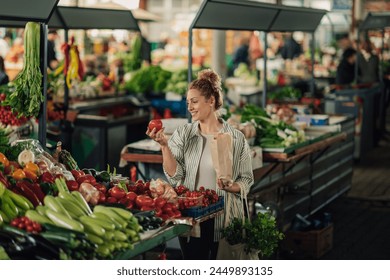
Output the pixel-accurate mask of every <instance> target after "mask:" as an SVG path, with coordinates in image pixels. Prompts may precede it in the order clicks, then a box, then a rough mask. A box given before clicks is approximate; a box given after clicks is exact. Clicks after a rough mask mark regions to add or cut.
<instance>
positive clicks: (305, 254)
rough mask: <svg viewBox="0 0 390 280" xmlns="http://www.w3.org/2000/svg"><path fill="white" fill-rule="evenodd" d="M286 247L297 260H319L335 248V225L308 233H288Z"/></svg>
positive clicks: (285, 240) (285, 241)
mask: <svg viewBox="0 0 390 280" xmlns="http://www.w3.org/2000/svg"><path fill="white" fill-rule="evenodd" d="M284 247H285V249H287V250H289V251H290V252H291V253H292V255H293V256H296V257H297V258H304V259H318V258H320V257H322V256H323V255H324V254H325V253H327V252H329V251H330V250H331V249H332V247H333V225H329V226H327V227H325V228H323V229H320V230H311V231H306V232H300V231H288V232H286V236H285V239H284Z"/></svg>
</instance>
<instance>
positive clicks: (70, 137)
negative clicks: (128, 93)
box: [49, 6, 149, 168]
mask: <svg viewBox="0 0 390 280" xmlns="http://www.w3.org/2000/svg"><path fill="white" fill-rule="evenodd" d="M49 26H50V27H52V28H59V29H65V42H67V41H68V31H69V30H71V29H83V30H87V29H122V30H134V31H138V32H139V31H140V29H139V26H138V23H137V21H136V20H135V18H134V17H133V15H132V13H131V11H130V10H118V9H100V8H82V7H68V6H59V7H57V9H56V10H55V11H54V13H53V15H52V17H51V18H50V21H49ZM64 86H65V91H64V92H65V94H64V110H65V115H66V112H68V110H70V115H71V116H72V117H71V120H72V121H73V122H74V125H75V126H74V129H73V130H72V129H68V130H66V131H62V132H61V135H60V137H59V139H57V140H61V141H62V142H63V143H64V146H66V147H68V148H71V150H72V151H73V152H74V153H75V154H76V155H77V156H76V159H77V160H78V162H79V163H80V165H81V166H90V167H91V166H94V167H96V168H105V167H106V165H107V163H108V164H110V165H111V166H115V165H116V158H115V159H114V156H113V155H115V154H118V153H119V150H118V149H119V148H118V147H121V146H122V145H124V144H125V143H128V142H131V141H135V140H138V139H140V138H139V137H141V136H140V133H139V132H136V133H134V131H136V129H135V128H136V127H137V126H138V125H140V124H141V125H146V124H147V122H148V121H149V114H148V113H147V111H145V108H146V107H147V106H148V105H149V104H148V103H147V102H141V101H139V100H137V99H136V98H135V97H124V96H120V97H118V95H119V93H118V92H114V93H110V95H107V96H106V97H100V98H99V99H97V100H96V99H95V100H94V99H91V100H84V101H82V102H80V101H78V102H75V101H73V102H72V103H70V102H69V88H68V86H67V83H64ZM79 90H83V89H82V88H80V89H79ZM116 90H117V89H116ZM101 95H102V96H103V94H101ZM102 111H104V112H105V113H104V112H103V115H102ZM114 111H116V113H114ZM94 139H97V140H98V141H95V140H94ZM108 143H110V145H109V144H108ZM97 151H100V152H97Z"/></svg>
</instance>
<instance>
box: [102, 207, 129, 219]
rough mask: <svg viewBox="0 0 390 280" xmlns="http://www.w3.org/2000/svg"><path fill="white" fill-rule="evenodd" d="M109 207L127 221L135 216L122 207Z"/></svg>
mask: <svg viewBox="0 0 390 280" xmlns="http://www.w3.org/2000/svg"><path fill="white" fill-rule="evenodd" d="M107 208H109V210H112V211H114V212H115V213H117V214H118V215H119V216H121V217H122V218H123V219H124V220H126V221H129V220H130V219H131V217H133V214H132V213H131V212H130V211H128V210H125V209H122V208H117V207H107Z"/></svg>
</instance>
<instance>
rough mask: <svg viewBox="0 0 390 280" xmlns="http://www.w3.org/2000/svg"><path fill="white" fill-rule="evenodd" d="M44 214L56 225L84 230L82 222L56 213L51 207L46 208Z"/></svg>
mask: <svg viewBox="0 0 390 280" xmlns="http://www.w3.org/2000/svg"><path fill="white" fill-rule="evenodd" d="M46 216H47V217H48V218H49V219H50V220H51V221H52V222H53V223H54V224H55V225H57V226H59V227H64V228H67V229H71V230H75V231H79V232H84V226H83V224H81V223H79V222H78V221H75V220H73V219H71V218H69V217H67V216H65V215H64V214H61V213H56V212H54V211H53V210H51V209H47V210H46Z"/></svg>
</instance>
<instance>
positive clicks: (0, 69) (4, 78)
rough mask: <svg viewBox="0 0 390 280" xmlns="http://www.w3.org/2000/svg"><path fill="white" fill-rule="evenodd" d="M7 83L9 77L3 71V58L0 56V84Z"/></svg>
mask: <svg viewBox="0 0 390 280" xmlns="http://www.w3.org/2000/svg"><path fill="white" fill-rule="evenodd" d="M8 83H9V78H8V75H7V73H5V66H4V59H3V57H2V56H0V86H1V85H6V84H8Z"/></svg>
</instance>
